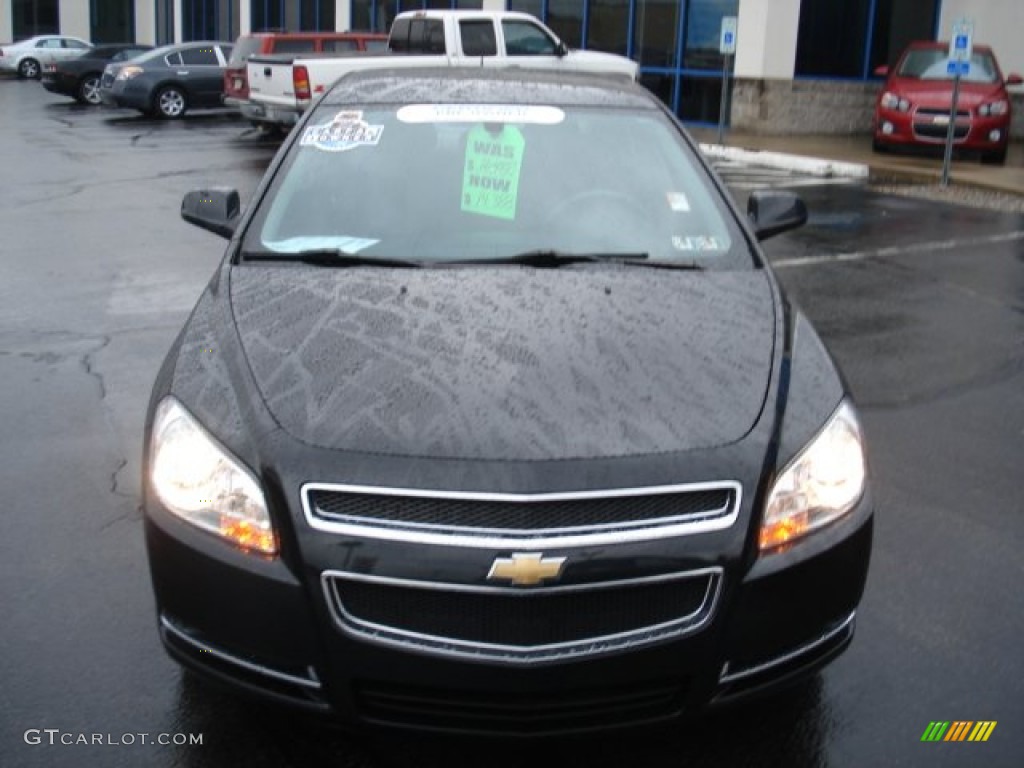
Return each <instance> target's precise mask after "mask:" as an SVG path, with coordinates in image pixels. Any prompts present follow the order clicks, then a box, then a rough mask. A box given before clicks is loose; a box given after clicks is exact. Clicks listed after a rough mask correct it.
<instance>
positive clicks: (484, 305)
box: [230, 265, 775, 460]
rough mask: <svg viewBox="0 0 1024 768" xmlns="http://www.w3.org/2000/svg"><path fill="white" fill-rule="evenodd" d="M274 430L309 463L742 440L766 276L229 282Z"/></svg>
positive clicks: (758, 395)
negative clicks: (299, 446)
mask: <svg viewBox="0 0 1024 768" xmlns="http://www.w3.org/2000/svg"><path fill="white" fill-rule="evenodd" d="M230 293H231V302H232V312H233V315H234V319H235V323H236V327H237V330H238V334H239V338H240V340H241V344H242V347H243V350H244V354H245V357H246V359H247V361H248V364H249V367H250V369H251V372H252V374H253V376H254V379H255V383H256V386H257V388H258V389H259V391H260V394H261V396H262V398H263V400H264V402H265V404H266V406H267V408H268V409H269V411H270V412H271V414H272V415H273V417H274V419H275V420H276V421H277V422H278V424H280V426H281V427H282V428H283V429H284V430H285V431H287V432H288V433H289V434H291V435H292V436H293V437H294V438H296V439H298V440H300V441H302V442H304V443H307V444H310V445H314V446H319V447H322V448H328V449H336V450H346V451H357V452H363V453H376V454H386V455H395V456H417V457H429V458H453V459H455V458H457V459H484V460H551V459H571V458H575V459H578V458H597V457H605V458H608V457H622V456H635V455H642V454H651V453H660V452H670V451H686V450H694V449H702V448H710V447H713V446H722V445H727V444H730V443H733V442H735V441H737V440H739V439H741V438H742V437H743V436H744V435H745V434H746V433H747V432H748V431H749V430H750V429H751V427H752V426H753V424H754V423H755V421H756V420H757V418H758V415H759V414H760V412H761V409H762V407H763V403H764V399H765V393H766V390H767V387H768V382H769V378H770V375H771V367H772V358H773V349H774V343H773V342H774V337H775V312H774V293H773V289H772V286H771V283H770V280H769V278H768V277H767V275H766V274H765V273H764V272H763V271H758V270H751V271H737V272H681V271H672V270H663V269H648V268H643V267H612V266H586V267H580V268H565V267H563V268H562V269H558V270H550V269H530V268H522V267H515V266H513V267H508V266H506V267H484V268H476V267H466V268H453V269H423V270H411V269H381V268H345V269H331V268H318V267H305V266H298V267H294V266H282V267H277V266H266V265H242V266H237V267H234V268H233V269H232V271H231V290H230Z"/></svg>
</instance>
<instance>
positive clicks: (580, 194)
mask: <svg viewBox="0 0 1024 768" xmlns="http://www.w3.org/2000/svg"><path fill="white" fill-rule="evenodd" d="M301 130H302V133H301V135H300V136H299V137H298V139H297V140H296V141H295V143H294V144H293V146H292V147H291V151H290V152H289V155H288V157H287V158H286V160H285V162H284V163H283V164H282V167H281V169H280V170H279V171H278V173H277V174H276V176H275V178H274V180H273V183H272V184H271V186H270V188H269V190H268V192H267V195H266V197H265V198H264V199H263V202H262V204H261V206H260V208H259V210H258V211H257V212H256V214H255V215H254V218H253V221H252V223H251V225H250V227H249V228H248V231H247V233H246V237H245V240H244V242H243V258H246V257H247V256H257V255H258V257H260V258H268V257H272V258H275V259H276V258H281V259H288V258H289V257H292V258H296V259H298V258H301V255H302V254H303V253H304V252H305V253H306V254H307V255H308V254H309V253H310V252H317V251H318V252H321V254H320V255H321V256H323V252H328V253H329V252H331V251H338V252H339V253H340V254H348V255H354V254H359V255H360V256H362V257H365V258H366V259H368V260H369V259H375V258H380V259H402V260H409V261H416V262H426V263H430V262H445V261H485V260H490V259H510V258H514V257H517V256H526V255H532V256H533V257H536V256H537V254H538V253H543V254H545V258H549V257H550V254H552V253H553V254H556V255H557V256H559V257H571V256H579V255H594V254H600V255H601V256H602V257H616V256H619V257H621V258H623V259H629V260H631V261H632V260H638V261H639V260H643V261H644V262H645V263H664V264H667V265H670V266H671V265H677V266H682V265H684V264H688V265H692V266H699V267H706V268H712V269H714V268H722V269H737V268H752V267H753V266H754V263H755V262H754V256H753V255H752V253H751V251H750V248H749V247H748V245H747V242H746V240H745V238H744V237H743V235H742V233H741V232H740V230H739V228H738V226H737V224H736V222H735V220H734V218H733V214H732V213H731V211H730V209H729V208H728V207H727V206H726V204H725V202H724V201H723V199H722V194H721V193H720V192H719V191H718V190H717V188H716V187H715V186H714V185H713V184H712V182H711V180H710V178H709V175H708V173H707V171H705V170H704V168H703V167H702V166H701V164H700V163H699V162H698V161H697V159H696V157H695V156H694V154H693V152H692V150H690V149H689V147H688V145H687V144H686V142H685V141H684V140H683V138H682V136H681V134H680V133H679V131H678V129H677V128H676V127H675V126H674V125H673V124H672V123H671V122H670V121H669V120H668V119H666V118H665V117H664V115H662V114H661V113H660V112H659V111H657V110H654V109H650V110H640V109H615V108H604V107H600V108H598V107H580V106H574V107H565V108H561V107H555V106H523V105H515V106H512V105H494V104H489V105H486V104H485V105H457V104H451V105H437V104H411V105H405V106H392V105H387V106H382V105H372V106H368V107H366V108H365V109H360V108H357V107H352V108H344V109H340V110H339V107H338V106H332V107H328V106H326V105H324V106H322V107H320V108H319V110H318V111H317V113H316V114H314V115H313V116H312V118H311V120H310V121H309V123H308V124H307V125H306V127H304V128H303V129H301ZM328 260H329V259H328Z"/></svg>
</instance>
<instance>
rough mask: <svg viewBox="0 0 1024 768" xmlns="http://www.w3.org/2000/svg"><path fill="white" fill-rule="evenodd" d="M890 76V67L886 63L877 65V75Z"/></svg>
mask: <svg viewBox="0 0 1024 768" xmlns="http://www.w3.org/2000/svg"><path fill="white" fill-rule="evenodd" d="M888 76H889V67H887V66H886V65H885V64H883V65H882V66H880V67H875V77H888Z"/></svg>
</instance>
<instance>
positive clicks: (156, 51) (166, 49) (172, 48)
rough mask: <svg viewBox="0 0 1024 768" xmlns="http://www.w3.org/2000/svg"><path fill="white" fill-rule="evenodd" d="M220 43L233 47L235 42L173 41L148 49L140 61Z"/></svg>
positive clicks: (222, 45) (223, 45) (222, 46)
mask: <svg viewBox="0 0 1024 768" xmlns="http://www.w3.org/2000/svg"><path fill="white" fill-rule="evenodd" d="M213 45H219V46H220V47H221V48H224V47H227V48H232V47H233V46H234V45H235V44H234V43H229V42H227V41H225V40H189V41H188V42H187V43H171V44H170V45H162V46H160V47H159V48H153V49H152V50H150V51H148V52H147V53H146V55H145V56H140V57H139V60H140V61H153V60H155V59H158V58H160V57H161V56H166V55H167V54H169V53H177V52H179V51H184V50H185V49H187V48H196V47H206V46H213Z"/></svg>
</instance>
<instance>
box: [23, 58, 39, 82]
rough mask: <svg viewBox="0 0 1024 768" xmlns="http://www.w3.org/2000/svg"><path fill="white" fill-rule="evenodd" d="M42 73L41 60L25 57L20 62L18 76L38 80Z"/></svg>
mask: <svg viewBox="0 0 1024 768" xmlns="http://www.w3.org/2000/svg"><path fill="white" fill-rule="evenodd" d="M41 74H42V69H41V68H40V66H39V62H38V61H36V60H35V59H33V58H32V57H27V58H24V59H22V60H21V61H20V62H19V63H18V77H20V78H21V79H22V80H38V79H39V76H40V75H41Z"/></svg>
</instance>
